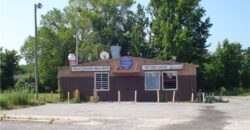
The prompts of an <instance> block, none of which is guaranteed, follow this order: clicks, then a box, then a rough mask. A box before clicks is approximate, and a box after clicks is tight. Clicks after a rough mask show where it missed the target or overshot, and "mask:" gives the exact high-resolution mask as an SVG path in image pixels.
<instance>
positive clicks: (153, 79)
mask: <svg viewBox="0 0 250 130" xmlns="http://www.w3.org/2000/svg"><path fill="white" fill-rule="evenodd" d="M159 89H160V72H158V71H151V72H145V90H148V91H150V90H159Z"/></svg>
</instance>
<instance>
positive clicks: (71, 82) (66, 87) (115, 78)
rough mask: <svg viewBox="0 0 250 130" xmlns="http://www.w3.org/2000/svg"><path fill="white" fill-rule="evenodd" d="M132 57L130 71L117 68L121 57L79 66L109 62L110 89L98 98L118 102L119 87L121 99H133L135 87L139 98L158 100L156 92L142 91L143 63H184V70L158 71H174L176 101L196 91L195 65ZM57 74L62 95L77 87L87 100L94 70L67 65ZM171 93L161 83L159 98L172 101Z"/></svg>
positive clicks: (90, 92)
mask: <svg viewBox="0 0 250 130" xmlns="http://www.w3.org/2000/svg"><path fill="white" fill-rule="evenodd" d="M132 58H133V62H134V63H133V67H132V68H131V69H130V70H121V69H120V68H119V65H120V64H119V62H120V58H117V59H110V60H104V61H96V62H90V63H84V64H81V65H79V66H91V65H95V66H98V65H108V66H110V67H111V70H110V71H109V76H110V88H109V91H98V92H97V93H98V96H99V97H100V100H101V101H117V100H118V90H119V91H120V92H121V101H133V100H134V92H135V90H137V100H138V101H157V91H145V86H144V73H145V71H144V70H142V69H141V66H142V65H159V64H183V69H180V70H160V72H161V73H162V72H163V71H177V74H178V90H176V98H175V99H176V101H189V100H190V99H191V93H192V92H194V95H195V94H196V91H197V86H196V84H197V77H196V68H197V67H198V66H197V65H193V64H186V63H176V62H167V61H156V60H152V59H144V58H137V57H132ZM58 76H59V79H60V82H59V86H60V87H61V88H62V90H63V92H64V94H65V95H66V93H67V92H70V95H72V94H73V91H74V90H76V89H78V90H79V91H80V95H81V99H82V100H84V101H87V100H88V99H89V97H90V96H92V95H93V89H94V72H72V71H71V70H70V67H69V66H65V67H61V68H59V72H58ZM161 76H162V75H161ZM161 80H162V79H161ZM161 85H162V83H161ZM172 94H173V90H162V86H161V90H160V95H161V101H165V99H167V100H168V101H171V100H172ZM166 96H167V98H166Z"/></svg>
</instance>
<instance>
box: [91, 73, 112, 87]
mask: <svg viewBox="0 0 250 130" xmlns="http://www.w3.org/2000/svg"><path fill="white" fill-rule="evenodd" d="M96 74H107V75H108V89H97V88H96ZM94 75H95V77H94V87H95V91H109V89H110V83H109V82H110V80H109V78H110V77H109V72H95V73H94ZM101 82H103V81H101Z"/></svg>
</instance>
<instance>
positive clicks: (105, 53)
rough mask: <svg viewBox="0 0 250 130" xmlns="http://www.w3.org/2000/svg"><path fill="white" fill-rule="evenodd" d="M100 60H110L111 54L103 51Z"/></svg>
mask: <svg viewBox="0 0 250 130" xmlns="http://www.w3.org/2000/svg"><path fill="white" fill-rule="evenodd" d="M100 58H101V59H102V60H107V59H109V53H108V52H106V51H102V52H101V54H100Z"/></svg>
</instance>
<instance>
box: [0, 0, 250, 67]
mask: <svg viewBox="0 0 250 130" xmlns="http://www.w3.org/2000/svg"><path fill="white" fill-rule="evenodd" d="M38 2H40V3H42V4H43V7H42V9H39V10H37V20H38V24H39V21H40V17H41V15H44V14H46V13H47V12H48V11H50V10H52V9H53V8H59V9H61V10H62V9H63V8H64V7H65V6H67V5H68V0H0V47H4V48H6V49H15V50H16V51H19V49H20V47H21V46H22V45H23V44H24V41H25V39H26V38H27V37H28V36H29V35H32V36H34V4H35V3H38ZM137 3H141V4H142V5H144V6H146V5H148V3H149V0H137ZM200 4H201V6H202V7H204V9H205V10H206V16H205V17H210V20H211V21H210V22H211V23H212V24H213V26H212V28H211V29H210V34H211V36H210V37H209V38H208V39H207V44H211V45H210V47H208V50H209V51H210V52H214V51H215V49H216V47H217V44H218V42H222V41H223V40H224V39H225V38H228V40H229V41H230V42H239V43H241V44H242V48H247V47H250V0H240V1H239V0H202V1H201V3H200ZM38 26H39V25H38ZM20 63H21V64H24V63H25V61H24V60H21V62H20Z"/></svg>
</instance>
